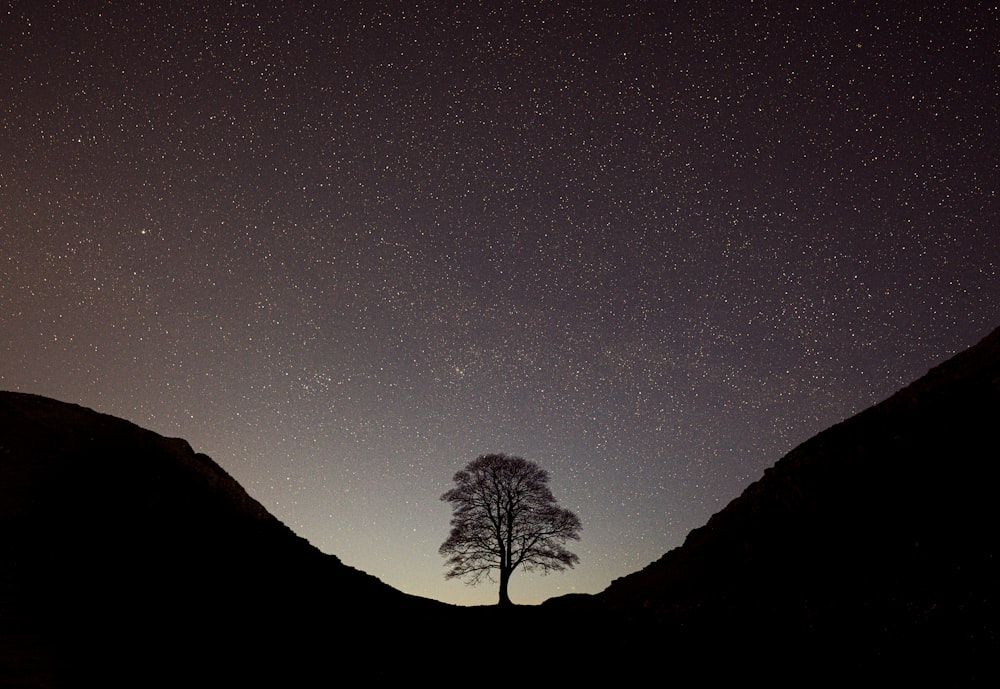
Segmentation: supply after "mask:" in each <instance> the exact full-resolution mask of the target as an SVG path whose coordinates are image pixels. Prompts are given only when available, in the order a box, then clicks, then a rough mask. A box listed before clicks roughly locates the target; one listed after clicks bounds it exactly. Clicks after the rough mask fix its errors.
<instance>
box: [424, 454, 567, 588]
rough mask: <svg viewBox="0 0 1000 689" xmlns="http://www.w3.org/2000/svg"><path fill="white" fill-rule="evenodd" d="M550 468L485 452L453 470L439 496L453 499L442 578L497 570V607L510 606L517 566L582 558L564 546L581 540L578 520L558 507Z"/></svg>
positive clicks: (543, 567) (471, 579) (473, 579)
mask: <svg viewBox="0 0 1000 689" xmlns="http://www.w3.org/2000/svg"><path fill="white" fill-rule="evenodd" d="M548 480H549V475H548V472H546V471H545V470H543V469H541V468H540V467H539V466H538V465H537V464H535V463H534V462H529V461H528V460H526V459H522V458H521V457H511V456H508V455H503V454H494V455H483V456H481V457H478V458H476V459H474V460H473V461H471V462H469V464H468V465H466V467H465V468H464V469H462V470H461V471H459V472H458V473H456V474H455V476H454V481H455V484H456V485H455V487H454V488H452V489H451V490H449V491H448V492H447V493H445V494H444V495H442V496H441V499H442V500H445V501H447V502H450V503H451V506H452V510H453V513H452V517H451V533H450V534H449V535H448V539H447V540H446V541H445V542H444V543H443V544H442V545H441V548H440V553H441V554H442V555H444V556H446V557H447V558H448V560H447V561H446V563H445V565H446V566H447V567H448V568H449V569H448V571H447V572H446V573H445V578H446V579H454V578H465V580H466V582H467V583H469V584H477V583H479V581H480V580H481V579H482V578H483V577H486V578H487V579H489V580H491V581H493V577H492V571H493V570H498V571H499V573H500V599H499V601H498V605H510V604H511V601H510V597H509V596H508V595H507V584H508V582H509V581H510V575H511V574H512V573H513V572H514V570H515V569H517V568H518V567H521V568H522V569H523V570H524V571H526V572H531V571H540V572H542V573H543V574H547V573H548V572H553V571H556V572H558V571H562V570H564V569H566V568H567V567H572V566H573V565H574V564H576V563H577V562H579V561H580V558H579V557H577V556H576V555H574V554H573V553H571V552H569V551H568V550H566V548H564V547H563V544H564V543H565V542H566V541H567V540H569V539H573V540H579V539H580V529H581V524H580V519H579V517H577V516H576V515H575V514H573V513H572V512H571V511H569V510H567V509H564V508H562V507H559V505H558V504H557V503H556V499H555V498H554V497H553V496H552V491H551V490H549V487H548V485H546V484H547V483H548Z"/></svg>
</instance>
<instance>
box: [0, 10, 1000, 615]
mask: <svg viewBox="0 0 1000 689" xmlns="http://www.w3.org/2000/svg"><path fill="white" fill-rule="evenodd" d="M162 5H163V6H160V5H159V4H158V3H142V2H133V1H129V2H125V1H124V0H123V1H121V2H115V1H110V2H68V1H67V2H44V1H39V0H32V1H31V2H27V1H24V2H14V3H6V9H2V10H0V12H2V14H0V32H2V35H0V388H2V389H7V390H18V391H24V392H31V393H37V394H42V395H47V396H51V397H55V398H57V399H60V400H64V401H68V402H74V403H77V404H82V405H84V406H87V407H90V408H93V409H96V410H98V411H102V412H106V413H110V414H113V415H115V416H120V417H122V418H125V419H128V420H130V421H133V422H135V423H137V424H139V425H141V426H144V427H146V428H149V429H151V430H154V431H156V432H158V433H161V434H164V435H167V436H175V437H183V438H185V439H187V440H188V441H189V442H190V443H191V444H192V446H193V447H194V449H195V450H197V451H199V452H204V453H206V454H208V455H210V456H211V457H212V458H213V459H215V460H216V461H217V462H218V463H219V464H220V465H222V466H223V467H224V468H225V469H226V470H227V471H228V472H229V473H230V474H232V475H233V476H234V478H236V479H237V480H238V481H239V482H240V483H241V484H242V485H243V486H244V487H245V488H246V489H247V490H248V491H249V493H250V494H251V495H252V496H254V497H255V498H256V499H258V500H259V501H260V502H261V503H262V504H263V505H264V506H265V507H266V508H267V509H268V510H270V511H271V512H272V513H273V514H275V515H276V516H277V517H278V518H279V519H281V520H282V521H283V522H285V523H286V524H287V525H288V526H290V527H291V528H292V529H294V530H295V531H296V532H297V533H298V534H300V535H302V536H303V537H305V538H307V539H308V540H309V541H310V542H312V543H313V544H314V545H315V546H317V547H318V548H320V549H321V550H323V551H324V552H329V553H333V554H335V555H337V556H338V557H340V558H341V560H343V561H344V562H345V563H346V564H348V565H351V566H354V567H357V568H359V569H362V570H364V571H366V572H368V573H370V574H373V575H375V576H377V577H379V578H380V579H382V580H383V581H384V582H386V583H387V584H389V585H391V586H393V587H396V588H398V589H400V590H402V591H405V592H407V593H413V594H417V595H421V596H427V597H432V598H436V599H439V600H444V601H448V602H455V603H462V604H471V603H494V602H495V601H496V595H497V591H496V586H495V585H490V584H488V583H487V584H484V585H481V586H479V587H477V588H470V587H468V586H466V585H464V584H463V583H461V582H459V581H449V582H446V581H445V579H444V571H445V568H444V558H442V557H441V556H440V555H438V552H437V550H438V547H439V546H440V544H441V543H442V542H443V541H444V539H445V538H446V537H447V535H448V530H449V526H448V523H449V519H450V516H451V511H450V507H449V505H448V504H447V503H443V502H441V501H440V500H439V499H438V498H439V496H440V495H441V494H442V493H443V492H445V491H446V490H448V489H449V488H450V487H451V485H452V483H451V477H452V475H453V474H454V473H455V471H457V470H458V469H460V468H462V467H463V466H464V465H465V464H466V463H467V462H469V461H470V460H472V459H474V458H475V457H476V456H478V455H480V454H486V453H493V452H503V453H507V454H515V455H520V456H523V457H525V458H526V459H530V460H532V461H535V462H537V463H539V464H540V465H541V466H542V467H543V468H545V469H547V470H548V471H549V472H550V474H551V483H550V485H551V487H552V489H553V492H554V493H555V496H556V498H557V499H558V500H559V502H560V504H561V505H562V506H564V507H567V508H569V509H571V510H573V511H575V512H576V513H577V514H578V515H579V517H580V518H581V520H582V522H583V531H582V537H583V538H582V540H581V541H579V542H576V543H573V544H571V550H573V551H574V552H576V553H577V554H578V555H579V556H580V564H579V565H578V566H577V567H576V568H575V569H573V570H569V571H567V572H564V573H561V574H551V575H549V576H547V577H541V576H538V575H527V574H523V573H516V574H515V575H514V577H513V579H512V580H511V597H512V599H513V600H514V602H519V603H537V602H540V601H542V600H544V599H545V598H548V597H550V596H553V595H559V594H562V593H568V592H573V591H579V592H591V593H596V592H598V591H600V590H603V589H604V588H605V587H606V586H607V585H608V584H609V583H610V582H611V580H612V579H614V578H617V577H620V576H623V575H625V574H628V573H631V572H633V571H636V570H638V569H640V568H642V567H643V566H645V565H647V564H648V563H650V562H651V561H653V560H655V559H657V558H658V557H659V556H660V555H662V554H663V553H665V552H666V551H667V550H669V549H671V548H673V547H675V546H678V545H680V544H681V543H682V542H683V540H684V538H685V536H686V535H687V533H688V532H689V531H690V530H691V529H693V528H696V527H698V526H701V525H702V524H704V523H705V522H706V521H707V519H708V518H709V517H710V516H711V515H712V514H714V513H715V512H717V511H719V510H720V509H721V508H723V507H724V506H725V505H726V504H727V503H728V502H729V501H730V500H732V499H733V498H735V497H736V496H737V495H739V494H740V492H742V490H743V489H744V488H746V486H748V485H749V484H750V483H751V482H752V481H754V480H756V479H757V478H759V477H760V476H761V474H762V473H763V471H764V469H765V468H767V467H769V466H771V465H772V464H773V463H774V462H775V461H777V460H778V459H779V458H780V457H781V456H783V455H784V454H786V453H787V452H788V451H790V450H791V449H793V448H794V447H795V446H796V445H797V444H798V443H800V442H802V441H804V440H806V439H807V438H809V437H810V436H812V435H814V434H815V433H817V432H819V431H821V430H823V429H824V428H827V427H829V426H830V425H832V424H834V423H836V422H838V421H841V420H843V419H844V418H846V417H848V416H850V415H852V414H854V413H856V412H858V411H860V410H862V409H864V408H866V407H868V406H870V405H872V404H873V403H876V402H878V401H880V400H882V399H884V398H885V397H887V396H888V395H890V394H891V393H893V392H895V391H896V390H898V389H899V388H901V387H903V386H904V385H906V384H908V383H910V382H911V381H913V380H915V379H916V378H918V377H919V376H921V375H923V374H924V373H925V372H927V370H929V369H930V368H931V367H932V366H934V365H936V364H938V363H940V362H941V361H943V360H945V359H946V358H948V357H949V356H951V355H952V354H954V353H956V352H958V351H960V350H962V349H965V348H966V347H968V346H970V345H972V344H974V343H975V342H976V341H978V340H979V339H980V338H981V337H983V336H984V335H986V334H987V333H988V332H989V331H990V330H992V329H993V328H994V327H995V326H997V325H1000V299H998V297H1000V223H998V212H997V211H998V208H997V189H998V186H1000V185H998V183H1000V175H998V166H997V163H998V151H1000V136H998V125H997V122H998V119H1000V113H998V103H1000V86H998V83H1000V82H998V75H1000V60H998V55H1000V53H998V36H1000V9H998V7H997V5H996V3H972V2H970V3H965V2H951V3H940V2H939V3H922V2H902V1H901V2H881V3H880V2H827V3H810V2H803V3H791V2H694V1H692V2H615V3H597V2H577V3H571V4H564V3H556V2H550V3H509V4H500V3H493V2H489V1H486V0H483V1H482V2H458V3H435V2H404V3H399V4H396V3H387V2H376V1H370V2H350V3H338V2H278V3H263V2H262V3H255V2H250V1H247V2H208V3H193V2H169V3H162ZM814 5H817V6H818V5H822V6H823V7H822V8H821V9H811V8H810V7H811V6H814ZM946 460H947V458H942V461H943V462H946ZM845 507H848V508H849V506H845ZM122 517H123V519H125V518H127V515H122ZM221 583H222V584H223V585H224V582H221Z"/></svg>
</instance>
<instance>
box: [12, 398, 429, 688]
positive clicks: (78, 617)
mask: <svg viewBox="0 0 1000 689" xmlns="http://www.w3.org/2000/svg"><path fill="white" fill-rule="evenodd" d="M445 607H447V606H444V605H443V604H439V603H436V602H433V601H427V600H423V599H419V598H415V597H411V596H407V595H405V594H403V593H401V592H399V591H397V590H396V589H393V588H391V587H389V586H387V585H385V584H383V583H382V582H381V581H379V580H378V579H376V578H375V577H372V576H370V575H368V574H365V573H363V572H361V571H359V570H356V569H354V568H351V567H348V566H345V565H344V564H342V563H341V562H340V560H339V559H338V558H336V557H335V556H333V555H326V554H323V553H321V552H320V551H319V550H317V549H316V548H315V547H313V546H312V545H311V544H309V543H308V542H307V541H305V540H304V539H302V538H300V537H299V536H297V535H296V534H294V533H293V532H292V531H291V530H290V529H289V528H287V527H286V526H285V525H284V524H282V523H281V522H280V521H279V520H278V519H276V518H275V517H273V516H272V515H271V514H270V513H268V512H267V510H265V509H264V508H263V507H262V506H261V505H260V503H258V502H257V501H256V500H254V499H253V498H252V497H250V496H249V495H248V494H247V493H246V491H245V490H244V489H243V488H242V487H241V486H240V485H239V484H238V483H237V482H236V481H235V480H233V478H232V477H230V476H229V475H228V474H227V473H226V472H225V471H224V470H223V469H222V468H221V467H219V466H218V465H217V464H216V463H215V462H214V461H213V460H211V459H210V458H209V457H207V456H206V455H203V454H198V453H195V452H193V451H192V449H191V447H190V445H189V444H188V443H187V442H185V441H184V440H179V439H174V438H164V437H162V436H159V435H157V434H155V433H153V432H151V431H148V430H144V429H142V428H140V427H139V426H136V425H135V424H132V423H130V422H127V421H124V420H122V419H118V418H115V417H112V416H108V415H105V414H99V413H97V412H94V411H91V410H89V409H85V408H83V407H79V406H76V405H71V404H66V403H63V402H57V401H55V400H51V399H47V398H43V397H38V396H35V395H28V394H21V393H12V392H0V640H2V641H3V643H0V686H5V687H8V686H18V685H22V686H40V687H48V686H118V685H122V686H124V685H129V684H131V685H132V686H167V685H175V686H176V685H183V686H228V685H229V683H230V682H240V683H244V684H246V683H247V682H251V681H252V682H254V683H257V682H258V680H260V684H263V683H264V682H263V681H262V680H263V678H264V677H273V676H275V674H277V675H278V676H279V677H280V678H281V679H282V681H284V680H286V679H289V678H294V677H296V676H297V675H299V674H300V673H301V674H306V672H307V671H308V676H309V677H312V676H313V674H314V672H318V671H319V668H318V667H316V666H317V664H318V662H317V661H315V660H312V659H311V658H310V651H315V653H314V654H312V658H316V659H318V658H324V659H326V660H328V661H330V659H331V657H332V656H339V655H340V654H339V653H334V652H332V649H341V650H343V651H344V652H346V653H347V654H348V655H350V653H352V652H353V651H356V650H357V649H356V646H358V645H359V644H360V643H361V640H362V639H364V638H365V636H366V634H367V633H371V634H372V635H374V633H375V630H374V629H372V625H373V624H374V622H373V621H378V624H379V625H381V624H383V623H382V621H381V620H383V619H384V618H385V616H387V615H389V614H392V615H397V614H401V615H406V614H410V615H417V614H420V615H424V614H429V612H430V611H436V610H438V609H439V608H445ZM345 630H351V631H350V632H349V634H350V636H349V637H348V638H347V639H346V640H345V639H344V638H343V636H344V632H345ZM387 636H390V637H391V634H389V635H387ZM324 647H325V648H324ZM320 649H323V650H322V652H320ZM300 656H301V657H304V658H306V659H307V660H308V662H303V661H298V662H295V663H292V662H287V661H288V659H289V658H299V657H300ZM343 662H345V663H346V662H350V663H353V662H355V658H345V659H343ZM323 669H324V671H330V670H332V669H333V668H330V669H329V670H327V669H326V668H325V667H324V668H323ZM137 676H138V677H141V678H142V679H141V681H138V682H135V683H134V684H132V682H133V681H134V678H135V677H137ZM197 678H200V680H201V681H195V684H194V685H192V681H194V680H196V679H197ZM217 681H219V682H223V683H222V684H215V682H217ZM178 683H179V684H178Z"/></svg>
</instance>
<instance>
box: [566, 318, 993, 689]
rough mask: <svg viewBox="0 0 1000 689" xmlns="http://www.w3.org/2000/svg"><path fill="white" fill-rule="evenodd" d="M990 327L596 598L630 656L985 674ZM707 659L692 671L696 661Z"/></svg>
mask: <svg viewBox="0 0 1000 689" xmlns="http://www.w3.org/2000/svg"><path fill="white" fill-rule="evenodd" d="M998 429H1000V329H998V330H996V331H994V332H993V333H992V334H990V335H989V336H988V337H986V338H985V339H984V340H982V341H981V342H980V343H978V344H977V345H976V346H974V347H972V348H970V349H968V350H967V351H965V352H962V353H960V354H958V355H956V356H955V357H953V358H952V359H950V360H948V361H946V362H944V363H943V364H941V365H939V366H937V367H936V368H934V369H933V370H931V371H930V372H929V373H928V374H927V375H926V376H924V377H922V378H921V379H919V380H918V381H916V382H914V383H913V384H911V385H909V386H907V387H906V388H904V389H903V390H901V391H899V392H898V393H896V394H895V395H893V396H892V397H890V398H888V399H887V400H885V401H883V402H882V403H880V404H877V405H875V406H873V407H871V408H869V409H867V410H865V411H863V412H861V413H859V414H857V415H855V416H853V417H851V418H850V419H847V420H846V421H844V422H842V423H839V424H837V425H835V426H833V427H831V428H829V429H827V430H826V431H824V432H822V433H820V434H818V435H816V436H815V437H813V438H811V439H810V440H808V441H806V442H804V443H803V444H801V445H800V446H798V447H797V448H795V449H794V450H793V451H792V452H790V453H789V454H788V455H786V456H785V457H783V458H782V459H781V460H780V461H778V462H777V463H776V464H775V465H774V466H773V467H772V468H770V469H768V470H767V471H765V473H764V476H763V477H762V478H760V479H759V480H758V481H756V482H755V483H753V484H752V485H750V486H749V487H748V488H747V489H746V490H745V491H744V492H743V493H742V494H741V495H740V496H739V497H738V498H736V499H735V500H733V501H732V502H731V503H730V504H729V505H727V506H726V507H725V508H724V509H723V510H721V511H720V512H718V513H717V514H715V515H714V516H713V517H712V518H711V519H709V521H708V523H707V524H706V525H705V526H703V527H700V528H698V529H695V530H693V531H692V532H691V533H690V534H689V535H688V537H687V538H686V540H685V542H684V543H683V545H682V546H680V547H678V548H675V549H674V550H672V551H670V552H668V553H666V554H665V555H664V556H663V557H661V558H660V559H659V560H658V561H656V562H654V563H652V564H650V565H649V566H647V567H646V568H644V569H643V570H641V571H639V572H636V573H634V574H631V575H628V576H625V577H623V578H621V579H618V580H616V581H614V582H612V584H611V585H610V586H609V587H608V588H607V589H606V590H604V591H603V592H601V593H600V594H597V595H596V596H594V597H592V599H589V600H588V599H569V600H567V601H560V600H558V599H557V600H553V601H549V602H548V605H549V606H551V607H561V608H564V609H566V610H567V611H570V610H574V609H577V610H587V609H593V608H598V609H601V610H602V611H603V612H604V614H607V615H611V616H612V617H613V619H614V622H615V624H616V625H617V626H618V627H619V628H620V629H622V630H624V633H623V634H622V638H621V639H620V641H619V645H620V646H622V647H624V648H627V649H628V650H629V652H630V653H635V652H636V651H637V649H643V648H644V649H646V653H647V656H648V655H651V654H654V653H655V652H656V648H657V647H659V648H664V647H667V648H673V649H675V650H676V651H679V652H678V653H677V655H676V658H677V660H676V661H675V662H673V663H672V667H673V669H674V670H675V671H679V672H680V671H687V672H688V674H690V675H699V674H700V675H701V676H703V677H704V676H705V675H711V674H716V675H721V676H723V677H724V678H735V677H739V676H742V675H754V674H757V675H761V676H763V677H766V678H767V679H769V680H771V681H782V680H784V681H785V682H787V683H789V684H792V683H795V682H796V679H797V678H798V679H799V680H803V678H807V677H808V678H810V679H809V680H808V681H810V682H814V681H817V680H824V679H826V680H832V679H833V678H840V679H842V680H845V681H849V680H852V679H854V680H856V679H858V678H862V677H864V678H867V679H868V680H869V681H870V680H873V679H875V678H876V676H878V677H881V678H883V679H885V680H889V681H902V680H904V679H907V678H909V679H919V680H921V681H922V682H926V681H929V680H931V679H933V678H937V679H940V680H942V681H946V682H947V683H948V684H949V685H950V686H956V682H957V683H958V684H962V683H963V682H969V683H975V684H979V683H980V682H982V683H986V680H987V679H990V680H994V681H995V680H996V679H997V677H998V674H1000V673H998V670H997V667H996V659H997V658H1000V625H998V621H1000V608H998V600H1000V595H998V594H1000V534H998V531H997V526H998V524H1000V510H998V507H997V505H998V503H997V492H998V487H997V484H996V480H995V477H996V475H997V463H998V461H1000V450H998V436H997V430H998ZM699 666H700V667H701V668H702V670H698V667H699Z"/></svg>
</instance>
